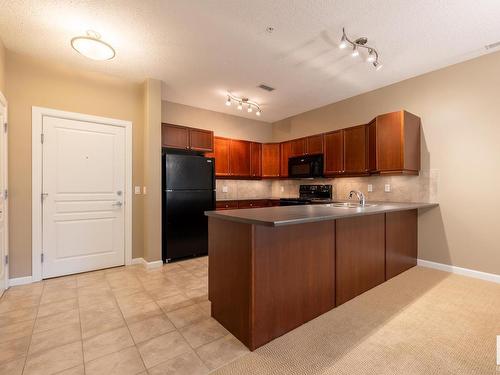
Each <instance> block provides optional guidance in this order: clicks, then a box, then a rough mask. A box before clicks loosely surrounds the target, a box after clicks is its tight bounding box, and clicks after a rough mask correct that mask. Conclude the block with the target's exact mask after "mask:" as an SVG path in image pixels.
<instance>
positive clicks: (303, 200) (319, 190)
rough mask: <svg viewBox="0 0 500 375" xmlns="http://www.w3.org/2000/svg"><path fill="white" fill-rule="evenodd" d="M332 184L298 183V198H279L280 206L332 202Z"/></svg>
mask: <svg viewBox="0 0 500 375" xmlns="http://www.w3.org/2000/svg"><path fill="white" fill-rule="evenodd" d="M332 191H333V189H332V185H300V188H299V197H298V198H281V199H280V206H299V205H304V204H325V203H330V202H332Z"/></svg>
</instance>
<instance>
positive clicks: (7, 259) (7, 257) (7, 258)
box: [5, 255, 9, 265]
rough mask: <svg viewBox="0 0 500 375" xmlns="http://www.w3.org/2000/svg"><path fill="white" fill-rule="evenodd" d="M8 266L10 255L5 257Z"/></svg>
mask: <svg viewBox="0 0 500 375" xmlns="http://www.w3.org/2000/svg"><path fill="white" fill-rule="evenodd" d="M8 264H9V256H8V255H6V256H5V265H8Z"/></svg>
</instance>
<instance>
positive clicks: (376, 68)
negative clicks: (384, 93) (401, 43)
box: [373, 60, 383, 70]
mask: <svg viewBox="0 0 500 375" xmlns="http://www.w3.org/2000/svg"><path fill="white" fill-rule="evenodd" d="M373 66H374V67H375V70H380V69H382V66H383V65H382V63H380V62H379V61H378V60H377V61H374V62H373Z"/></svg>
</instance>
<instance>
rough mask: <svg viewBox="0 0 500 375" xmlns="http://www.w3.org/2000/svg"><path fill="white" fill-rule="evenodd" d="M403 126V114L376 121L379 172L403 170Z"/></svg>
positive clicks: (387, 116) (390, 114)
mask: <svg viewBox="0 0 500 375" xmlns="http://www.w3.org/2000/svg"><path fill="white" fill-rule="evenodd" d="M402 135H403V124H402V116H401V112H393V113H387V114H385V115H381V116H378V117H377V120H376V134H375V139H376V145H377V148H376V153H377V154H376V160H377V163H376V164H377V168H376V169H377V171H387V172H389V171H398V170H402V169H403V141H402V139H403V138H402Z"/></svg>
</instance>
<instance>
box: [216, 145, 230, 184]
mask: <svg viewBox="0 0 500 375" xmlns="http://www.w3.org/2000/svg"><path fill="white" fill-rule="evenodd" d="M229 143H230V140H229V139H226V138H219V137H215V138H214V157H215V176H217V177H218V176H229Z"/></svg>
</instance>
